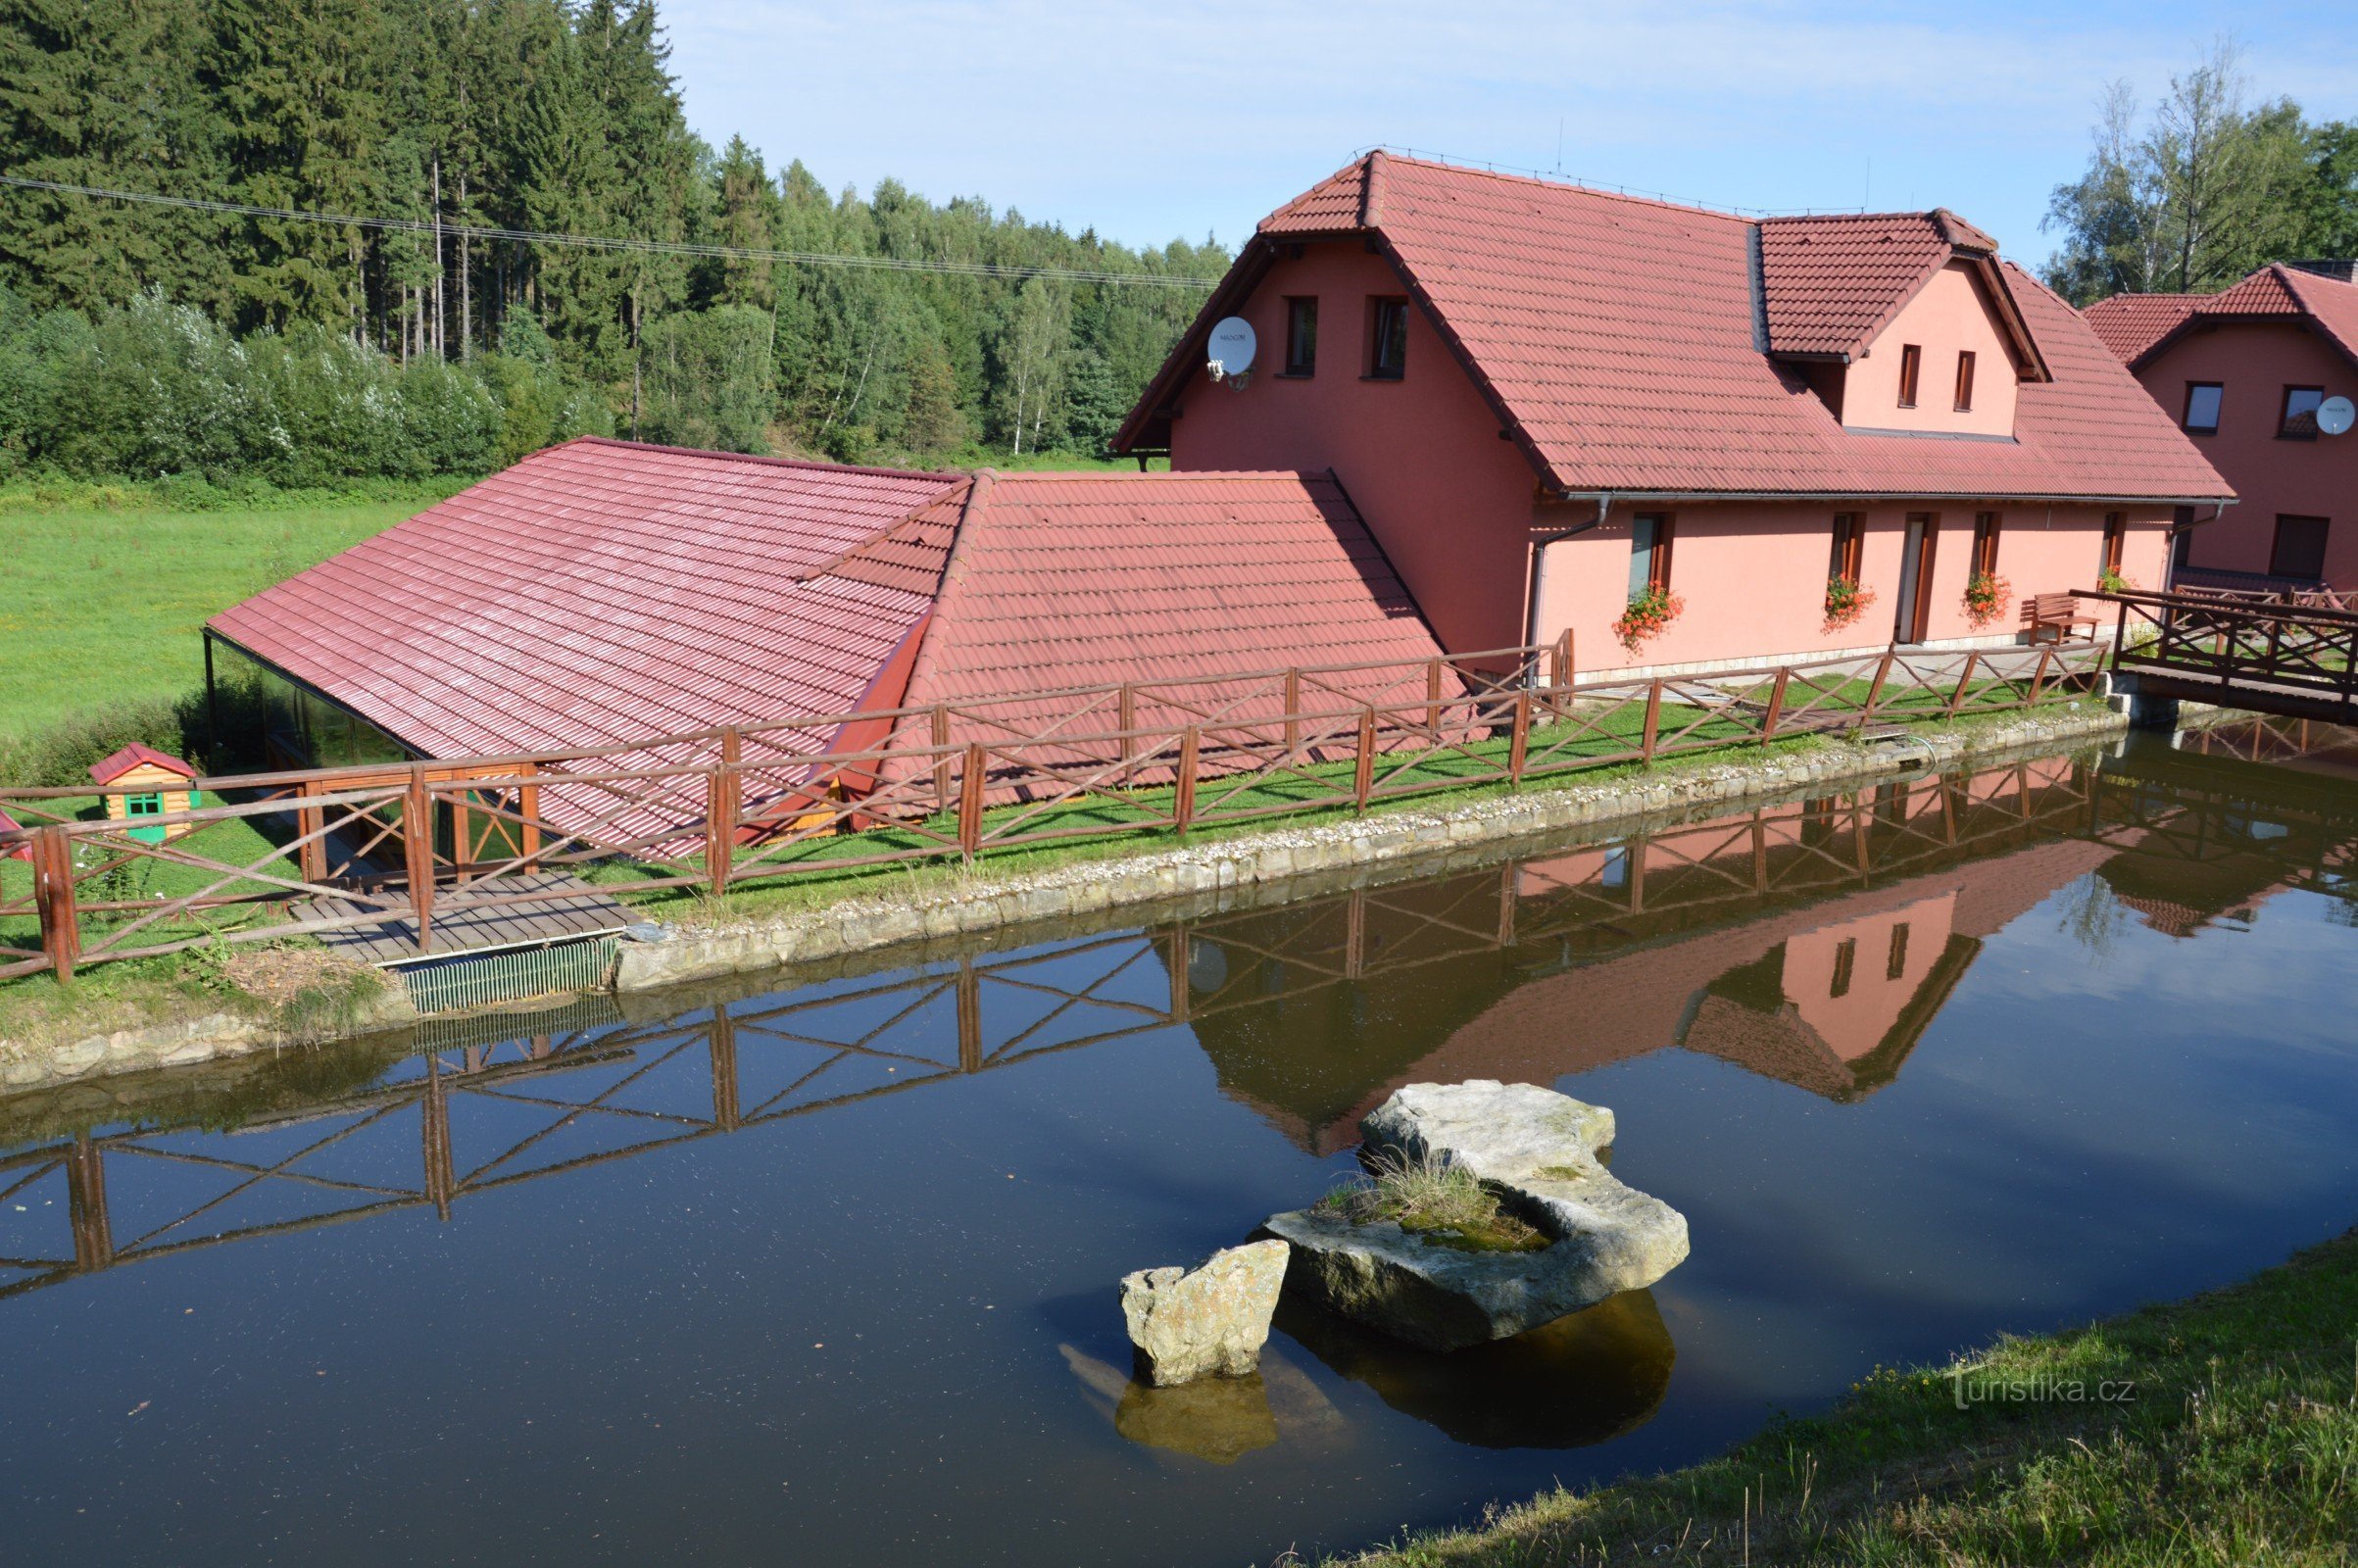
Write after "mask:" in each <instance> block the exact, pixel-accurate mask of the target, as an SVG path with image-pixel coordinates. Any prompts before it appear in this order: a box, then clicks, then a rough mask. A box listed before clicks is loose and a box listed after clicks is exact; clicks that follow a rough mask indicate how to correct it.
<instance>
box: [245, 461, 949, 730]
mask: <svg viewBox="0 0 2358 1568" xmlns="http://www.w3.org/2000/svg"><path fill="white" fill-rule="evenodd" d="M963 483H964V481H963V479H962V478H961V477H959V476H958V475H954V474H914V473H894V472H888V471H884V470H875V469H858V468H843V467H836V466H829V465H823V464H801V463H788V462H781V461H776V460H764V459H758V458H744V457H737V456H733V455H728V454H721V453H709V452H684V451H677V450H672V449H668V448H661V447H644V446H638V445H635V444H632V443H628V442H614V441H605V440H595V439H583V440H577V441H570V442H567V443H565V445H563V446H559V447H554V448H551V449H550V450H548V451H546V452H542V453H538V454H536V455H534V456H532V457H529V458H526V459H525V460H524V461H523V462H521V463H519V464H517V465H516V466H515V467H513V468H510V469H508V470H506V471H505V472H502V473H498V474H494V475H493V476H492V477H491V478H489V479H486V480H484V481H483V482H482V483H481V484H478V485H475V486H473V487H471V488H470V489H467V490H464V491H461V492H460V493H459V494H458V495H456V496H453V497H452V498H451V499H450V500H448V501H445V502H443V503H442V504H441V505H440V506H437V507H434V508H432V509H430V510H429V511H426V512H423V513H420V514H419V515H417V516H415V517H412V518H410V519H409V520H408V521H406V522H402V523H399V524H396V525H395V526H394V527H392V528H389V529H387V530H386V531H385V532H383V533H381V534H378V535H377V536H376V537H374V538H373V539H370V540H368V541H367V542H365V543H362V544H359V545H356V546H354V547H353V548H352V549H350V550H347V551H345V552H344V553H343V554H341V555H338V556H335V557H332V558H330V559H329V560H327V561H325V562H322V563H321V564H319V565H317V566H314V567H312V568H311V569H310V570H308V571H305V572H301V573H299V574H297V575H296V576H293V577H290V578H288V579H287V580H286V581H285V582H282V583H280V584H278V585H277V586H276V587H274V588H270V589H268V590H266V591H264V592H263V593H261V594H258V595H256V596H255V597H254V598H252V599H249V600H247V601H245V602H244V603H243V604H241V605H238V606H236V607H235V608H233V609H231V610H228V611H225V612H223V613H221V614H219V615H217V616H215V617H214V618H213V620H212V621H211V622H210V625H211V626H212V627H213V629H214V630H216V631H218V632H220V633H221V635H223V636H225V637H227V638H228V639H230V640H231V641H232V642H234V643H237V644H238V645H240V646H241V647H244V648H246V649H248V650H250V651H252V652H253V653H255V654H258V655H260V656H261V657H262V658H264V659H266V660H269V661H270V662H272V663H275V664H277V665H279V666H281V667H282V668H285V669H287V670H288V671H290V672H292V673H294V674H296V675H299V676H301V677H302V678H303V679H304V680H306V681H308V682H310V683H312V684H313V685H315V686H318V687H319V688H320V689H321V690H323V691H326V692H328V693H329V694H331V695H332V696H334V697H335V698H336V699H337V700H338V701H339V702H342V703H344V704H346V705H347V706H349V707H350V708H352V709H353V710H354V711H357V712H359V713H360V714H361V715H362V716H363V717H365V718H367V719H368V720H369V722H371V723H373V724H376V725H377V726H379V727H380V728H382V729H384V730H386V731H387V732H389V733H390V734H392V735H394V736H395V737H397V738H398V739H400V740H403V741H406V742H408V743H409V744H411V745H412V746H414V747H416V748H418V750H419V751H421V752H422V753H423V754H424V755H426V756H429V757H467V756H488V755H499V754H505V753H511V752H525V751H542V750H565V749H573V748H581V749H589V748H596V747H603V746H611V745H615V744H618V743H623V742H631V741H637V740H641V739H644V738H646V737H649V736H654V735H662V734H675V733H681V732H686V731H693V730H699V729H706V728H711V727H712V726H715V725H719V724H724V723H730V722H736V721H740V720H748V719H757V718H775V717H786V716H789V715H792V714H797V713H829V712H836V711H844V710H846V709H849V708H851V707H852V706H854V705H855V704H856V703H857V702H858V700H859V698H860V695H861V694H862V693H863V692H864V691H865V690H866V689H867V686H868V683H869V682H870V681H871V680H873V679H874V677H875V674H876V671H877V668H878V666H879V665H880V664H881V663H882V662H883V661H884V659H885V658H886V656H887V655H889V654H890V652H891V651H892V649H893V648H894V647H895V646H896V645H897V644H898V643H899V642H900V641H901V639H902V638H903V637H904V636H906V635H907V634H908V632H909V629H910V627H912V626H913V625H914V624H915V623H916V621H917V620H918V618H919V617H920V616H921V615H922V614H923V613H924V612H925V610H926V609H927V607H928V606H929V604H930V602H931V601H930V599H929V597H928V596H927V595H925V594H923V593H920V592H914V591H911V588H910V587H909V585H908V583H907V582H906V581H904V582H902V583H901V584H900V585H897V586H896V585H886V584H883V583H880V582H866V581H855V580H848V579H845V578H840V577H824V578H817V579H813V580H810V581H802V580H798V576H797V574H798V573H800V572H803V571H807V570H808V569H810V568H811V567H813V566H818V565H823V564H826V563H827V562H829V561H831V560H833V559H834V558H836V557H839V556H841V555H843V554H844V553H845V552H846V551H847V550H850V549H852V548H853V547H855V546H857V545H859V544H860V543H861V542H862V541H863V540H866V539H869V538H871V537H872V536H874V535H875V534H877V533H880V532H882V531H883V530H885V529H887V528H889V527H891V526H892V525H894V524H895V523H897V522H899V521H900V520H901V519H903V518H905V517H907V516H909V514H910V513H911V512H913V511H916V510H918V509H920V508H924V507H926V506H929V505H931V504H932V503H934V502H936V501H938V500H940V499H942V498H944V497H945V496H947V495H949V494H951V493H952V492H954V491H956V490H958V489H960V488H962V486H963Z"/></svg>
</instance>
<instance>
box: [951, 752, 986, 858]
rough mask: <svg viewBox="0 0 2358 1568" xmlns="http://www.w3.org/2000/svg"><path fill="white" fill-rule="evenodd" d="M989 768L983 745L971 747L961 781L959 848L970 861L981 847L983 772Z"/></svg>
mask: <svg viewBox="0 0 2358 1568" xmlns="http://www.w3.org/2000/svg"><path fill="white" fill-rule="evenodd" d="M989 765H990V754H989V753H987V752H985V751H984V750H983V743H982V742H980V741H974V742H971V743H970V744H968V746H967V747H966V765H965V768H964V770H963V771H962V772H961V773H960V774H959V776H958V851H959V853H960V854H962V855H964V856H965V858H967V859H968V860H972V859H973V858H974V852H975V851H976V850H979V849H981V848H982V816H983V771H984V769H985V768H986V767H988V766H989Z"/></svg>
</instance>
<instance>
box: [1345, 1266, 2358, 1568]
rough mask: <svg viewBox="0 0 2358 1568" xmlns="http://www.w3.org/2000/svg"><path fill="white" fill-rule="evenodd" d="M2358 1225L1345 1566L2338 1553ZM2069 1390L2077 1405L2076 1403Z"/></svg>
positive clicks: (2215, 1558) (2356, 1326)
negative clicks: (1705, 1449) (1644, 1472)
mask: <svg viewBox="0 0 2358 1568" xmlns="http://www.w3.org/2000/svg"><path fill="white" fill-rule="evenodd" d="M2354 1331H2358V1233H2352V1234H2351V1235H2349V1236H2344V1237H2342V1238H2341V1239H2339V1240H2337V1241H2334V1242H2331V1243H2328V1244H2327V1245H2325V1246H2323V1247H2320V1248H2317V1249H2315V1250H2311V1251H2308V1252H2304V1253H2302V1254H2300V1255H2299V1256H2297V1257H2295V1258H2294V1259H2293V1260H2292V1261H2290V1262H2289V1263H2286V1264H2285V1265H2284V1266H2283V1267H2281V1268H2276V1269H2272V1270H2270V1271H2269V1272H2267V1273H2265V1274H2263V1275H2261V1276H2259V1277H2258V1278H2257V1279H2254V1280H2252V1281H2251V1282H2249V1283H2248V1284H2245V1285H2240V1286H2236V1287H2235V1288H2234V1289H2231V1290H2225V1291H2219V1292H2214V1293H2212V1294H2210V1295H2206V1296H2199V1297H2196V1298H2194V1299H2191V1300H2187V1301H2184V1302H2178V1303H2174V1304H2170V1305H2166V1306H2154V1307H2148V1308H2145V1309H2143V1310H2141V1311H2137V1312H2133V1313H2130V1314H2128V1315H2127V1316H2124V1317H2118V1318H2112V1319H2108V1320H2106V1321H2103V1322H2100V1323H2096V1324H2093V1325H2090V1326H2088V1327H2086V1328H2081V1329H2075V1330H2072V1331H2069V1332H2066V1333H2061V1334H2056V1335H2051V1336H2043V1337H2039V1338H2034V1339H2006V1340H2001V1341H2000V1342H1998V1343H1997V1344H1996V1345H1994V1346H1992V1347H1991V1348H1990V1349H1989V1350H1988V1351H1987V1352H1986V1353H1984V1354H1981V1355H1978V1356H1975V1357H1972V1358H1970V1359H1969V1360H1966V1361H1962V1362H1960V1363H1958V1364H1957V1365H1955V1366H1951V1367H1940V1368H1928V1369H1920V1370H1915V1371H1906V1372H1877V1373H1876V1374H1874V1375H1873V1376H1871V1377H1869V1378H1868V1379H1867V1380H1866V1381H1865V1382H1863V1383H1861V1384H1859V1385H1858V1386H1857V1387H1856V1388H1855V1389H1854V1390H1853V1391H1852V1393H1851V1395H1850V1396H1849V1397H1848V1398H1846V1399H1845V1400H1844V1401H1843V1402H1842V1404H1841V1405H1840V1406H1839V1407H1837V1408H1836V1409H1835V1410H1834V1411H1832V1412H1831V1413H1829V1414H1827V1415H1825V1416H1823V1417H1818V1418H1814V1419H1810V1420H1804V1421H1792V1422H1787V1423H1784V1424H1781V1425H1779V1426H1776V1427H1774V1428H1772V1429H1771V1430H1770V1431H1769V1432H1767V1433H1766V1434H1764V1435H1763V1436H1761V1437H1760V1438H1758V1439H1756V1440H1754V1441H1753V1442H1751V1443H1749V1444H1746V1445H1744V1446H1743V1447H1741V1448H1739V1449H1737V1450H1736V1451H1735V1452H1733V1453H1731V1454H1729V1455H1728V1456H1727V1457H1725V1458H1723V1459H1719V1460H1716V1461H1714V1462H1712V1463H1709V1464H1704V1465H1698V1466H1696V1467H1695V1468H1694V1469H1690V1470H1682V1471H1677V1472H1674V1473H1672V1474H1669V1475H1664V1476H1657V1477H1652V1478H1648V1479H1646V1480H1639V1481H1630V1482H1624V1483H1621V1484H1619V1485H1616V1486H1610V1487H1605V1488H1602V1489H1599V1490H1597V1491H1594V1492H1589V1493H1581V1494H1575V1493H1561V1492H1559V1493H1556V1494H1553V1495H1547V1496H1544V1497H1541V1498H1539V1499H1538V1500H1537V1501H1534V1502H1531V1503H1529V1504H1527V1505H1525V1506H1522V1507H1519V1508H1516V1509H1514V1510H1512V1511H1511V1512H1508V1513H1506V1514H1504V1515H1503V1516H1501V1517H1499V1518H1498V1520H1496V1521H1495V1522H1494V1523H1493V1524H1491V1525H1490V1526H1488V1527H1487V1528H1485V1529H1482V1530H1479V1531H1473V1532H1466V1533H1461V1534H1450V1535H1439V1536H1432V1537H1426V1538H1421V1539H1416V1540H1412V1541H1410V1542H1408V1543H1406V1544H1401V1545H1399V1546H1397V1547H1394V1548H1391V1549H1387V1550H1384V1551H1379V1552H1375V1553H1372V1554H1369V1555H1367V1556H1363V1557H1358V1558H1353V1559H1351V1561H1352V1562H1354V1563H1358V1564H1361V1565H1365V1568H1379V1565H1380V1568H1508V1565H1512V1568H1539V1565H1542V1564H1584V1565H1585V1564H1597V1565H1603V1564H1621V1563H1628V1564H1637V1563H1645V1564H1648V1565H1659V1564H1667V1563H1708V1564H1749V1563H1759V1564H1764V1565H1766V1564H1776V1565H1780V1568H1785V1565H1793V1564H1813V1563H1823V1564H1842V1565H1858V1568H1868V1565H1878V1568H1881V1565H1888V1564H1924V1565H1927V1568H1931V1565H1935V1564H1939V1565H1943V1568H1946V1565H1961V1564H1990V1565H1992V1568H1996V1565H2014V1564H2027V1563H2091V1564H2117V1565H2124V1568H2126V1565H2153V1568H2161V1565H2165V1564H2169V1565H2179V1564H2185V1565H2208V1564H2217V1565H2219V1568H2248V1565H2254V1564H2307V1563H2319V1564H2323V1563H2347V1562H2348V1561H2350V1560H2351V1556H2352V1551H2353V1546H2354V1545H2358V1347H2354V1345H2353V1339H2352V1336H2353V1332H2354ZM2075 1394H2076V1395H2077V1396H2078V1397H2073V1396H2074V1395H2075Z"/></svg>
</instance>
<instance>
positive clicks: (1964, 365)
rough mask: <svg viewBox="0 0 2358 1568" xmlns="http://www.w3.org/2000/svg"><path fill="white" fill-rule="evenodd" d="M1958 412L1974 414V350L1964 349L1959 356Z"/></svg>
mask: <svg viewBox="0 0 2358 1568" xmlns="http://www.w3.org/2000/svg"><path fill="white" fill-rule="evenodd" d="M1957 412H1958V413H1959V414H1971V413H1972V412H1973V350H1971V349H1964V350H1961V351H1959V353H1958V355H1957Z"/></svg>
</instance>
